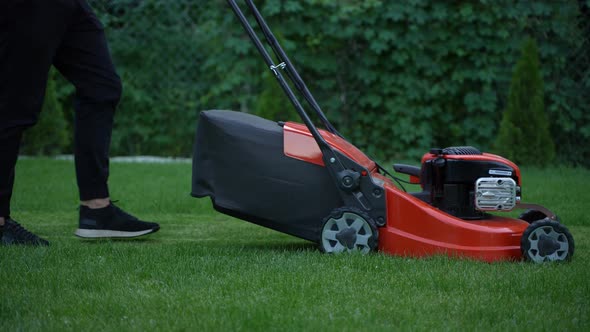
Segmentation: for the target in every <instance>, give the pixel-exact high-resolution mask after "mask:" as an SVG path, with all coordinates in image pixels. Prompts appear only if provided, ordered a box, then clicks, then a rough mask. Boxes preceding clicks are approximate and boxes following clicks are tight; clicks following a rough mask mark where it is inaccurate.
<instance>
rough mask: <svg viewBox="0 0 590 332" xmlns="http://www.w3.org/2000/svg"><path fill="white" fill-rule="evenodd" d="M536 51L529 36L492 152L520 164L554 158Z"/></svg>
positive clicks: (515, 70)
mask: <svg viewBox="0 0 590 332" xmlns="http://www.w3.org/2000/svg"><path fill="white" fill-rule="evenodd" d="M544 98H545V97H544V87H543V78H542V77H541V69H540V64H539V51H538V48H537V43H536V42H535V40H534V39H532V38H528V39H527V40H526V41H525V43H524V45H523V48H522V54H521V57H520V59H519V60H518V63H517V64H516V67H515V69H514V73H513V75H512V81H511V83H510V93H509V95H508V105H507V106H506V109H505V110H504V113H503V116H502V122H501V124H500V130H499V133H498V137H497V139H496V142H495V146H494V148H495V152H497V153H498V154H500V155H502V156H504V157H506V158H508V159H510V160H512V161H514V162H516V163H519V164H523V165H539V166H544V165H547V164H548V163H550V162H551V161H553V159H554V158H555V144H554V143H553V140H552V138H551V133H550V131H549V122H548V121H547V116H546V115H545V102H544Z"/></svg>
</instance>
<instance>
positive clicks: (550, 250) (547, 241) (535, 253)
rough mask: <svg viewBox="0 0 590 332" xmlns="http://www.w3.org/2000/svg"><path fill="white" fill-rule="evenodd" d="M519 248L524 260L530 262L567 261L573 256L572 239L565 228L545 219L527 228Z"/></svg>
mask: <svg viewBox="0 0 590 332" xmlns="http://www.w3.org/2000/svg"><path fill="white" fill-rule="evenodd" d="M520 247H521V250H522V254H523V256H524V258H525V259H526V260H528V261H531V262H535V263H543V262H555V261H569V260H571V259H572V256H573V255H574V238H573V237H572V234H571V233H570V231H569V230H568V229H567V228H566V227H565V226H563V225H562V224H560V223H558V222H557V221H553V220H550V219H549V218H545V219H542V220H538V221H535V222H533V223H532V224H530V225H529V227H527V229H526V230H525V231H524V233H523V234H522V238H521V240H520Z"/></svg>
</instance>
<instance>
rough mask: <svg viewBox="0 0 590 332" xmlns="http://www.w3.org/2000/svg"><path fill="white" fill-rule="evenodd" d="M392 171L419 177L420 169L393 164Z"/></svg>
mask: <svg viewBox="0 0 590 332" xmlns="http://www.w3.org/2000/svg"><path fill="white" fill-rule="evenodd" d="M393 169H394V170H395V171H396V172H398V173H402V174H407V175H412V176H417V177H420V170H421V168H420V167H417V166H411V165H404V164H393Z"/></svg>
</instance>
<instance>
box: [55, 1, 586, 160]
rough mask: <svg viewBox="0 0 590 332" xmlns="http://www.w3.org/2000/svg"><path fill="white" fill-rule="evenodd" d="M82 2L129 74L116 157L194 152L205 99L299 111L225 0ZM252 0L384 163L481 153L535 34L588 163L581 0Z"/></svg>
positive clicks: (550, 109)
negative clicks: (442, 151) (466, 150)
mask: <svg viewBox="0 0 590 332" xmlns="http://www.w3.org/2000/svg"><path fill="white" fill-rule="evenodd" d="M90 3H91V4H92V5H93V6H94V8H95V9H96V11H97V12H98V13H99V16H100V18H101V20H102V21H103V23H104V24H105V26H106V28H107V36H108V39H109V41H110V46H111V49H112V52H113V55H114V58H115V62H116V65H117V67H118V70H119V71H120V73H121V76H122V78H123V81H124V97H123V101H122V103H121V105H120V108H119V113H118V116H117V125H116V129H115V133H114V136H113V149H112V150H113V153H114V154H162V155H190V153H191V146H192V143H193V131H194V128H195V123H194V122H195V120H196V118H197V112H198V111H200V110H205V109H233V110H240V111H244V112H251V113H258V114H263V115H264V116H266V117H276V119H277V120H279V119H280V120H297V118H296V117H295V116H294V113H293V112H292V111H291V110H290V107H291V106H290V104H289V102H288V101H287V99H286V98H285V97H284V96H283V95H282V92H281V91H280V90H279V89H277V87H276V86H275V85H274V82H272V79H269V75H268V69H267V68H266V66H265V65H264V62H263V61H262V59H261V58H260V57H259V55H258V54H257V53H256V51H255V49H254V47H253V46H252V45H251V43H250V41H249V39H248V38H247V37H246V35H245V34H244V32H243V31H242V28H241V26H240V24H239V22H238V21H237V19H236V18H235V17H234V15H233V13H232V12H231V10H230V9H229V7H228V6H227V4H226V2H225V1H221V0H217V1H189V0H178V1H163V0H143V1H137V0H108V1H107V0H105V1H99V0H95V1H90ZM257 3H258V5H259V8H260V9H261V11H262V13H263V15H264V16H265V17H266V18H267V21H268V23H269V25H270V26H271V28H272V29H273V31H274V32H275V34H276V35H277V36H278V37H279V39H280V40H281V42H282V45H283V47H284V48H285V50H286V51H287V53H288V54H289V56H290V58H291V60H292V61H293V63H294V64H295V65H296V66H297V68H298V70H299V71H300V73H301V75H302V76H303V78H304V79H305V80H306V82H307V84H308V86H309V88H310V90H311V91H312V93H314V95H315V97H316V99H317V100H318V101H319V102H320V104H321V105H322V108H323V109H324V110H325V111H326V113H327V115H328V117H329V118H330V119H331V120H332V121H333V122H334V124H335V125H336V127H337V128H339V130H340V131H341V132H342V133H343V134H344V135H345V136H346V137H347V138H348V139H349V140H350V141H351V142H353V143H354V144H356V145H358V146H360V147H361V148H362V149H364V150H365V151H366V152H368V153H369V154H370V155H372V156H374V157H376V158H378V159H381V160H392V159H407V158H417V157H419V156H420V155H421V154H422V153H424V152H425V151H427V149H429V148H430V147H444V146H450V145H475V146H477V147H479V148H481V149H483V150H489V149H490V148H491V146H492V143H493V142H494V141H495V139H496V135H497V132H498V128H499V123H500V121H501V117H502V112H501V111H502V110H503V109H504V108H505V107H506V102H507V96H508V89H509V85H510V78H511V73H512V68H513V66H514V65H515V63H516V61H517V59H518V57H519V46H520V45H521V44H522V42H523V40H524V39H525V38H527V37H528V36H531V37H533V38H535V39H536V41H537V43H538V45H539V51H540V63H541V70H542V72H543V78H544V86H545V99H546V100H545V105H546V111H547V116H548V118H549V120H550V122H551V132H552V135H553V139H554V141H555V143H556V148H557V153H558V157H559V158H558V160H559V161H561V162H568V163H578V164H584V165H586V166H590V161H589V160H590V144H585V143H584V142H589V141H590V112H588V105H590V96H589V94H588V91H590V80H589V79H588V73H589V71H588V63H586V64H585V66H586V67H582V68H580V67H579V66H577V67H576V68H572V56H573V55H572V50H579V49H580V47H581V45H586V46H585V47H586V49H585V52H588V50H589V49H590V45H589V44H588V43H589V41H588V40H587V38H588V35H587V34H585V33H584V31H583V30H584V29H585V27H584V26H583V25H580V24H577V23H576V22H578V21H579V22H583V21H584V20H583V16H582V15H583V11H581V10H580V8H582V7H583V6H584V5H586V6H587V5H588V1H586V0H580V1H576V0H560V1H555V0H539V1H528V0H527V1H525V0H523V1H514V0H479V1H427V0H406V1H385V0H364V1H331V0H266V1H258V2H257ZM244 8H245V7H244ZM588 20H590V19H588V18H587V19H586V21H588ZM584 43H586V44H584ZM59 91H61V95H60V100H62V101H63V102H67V101H68V99H69V98H70V97H69V95H70V94H71V92H72V91H71V89H70V90H68V89H67V88H63V87H62V88H60V89H59ZM271 108H272V109H271Z"/></svg>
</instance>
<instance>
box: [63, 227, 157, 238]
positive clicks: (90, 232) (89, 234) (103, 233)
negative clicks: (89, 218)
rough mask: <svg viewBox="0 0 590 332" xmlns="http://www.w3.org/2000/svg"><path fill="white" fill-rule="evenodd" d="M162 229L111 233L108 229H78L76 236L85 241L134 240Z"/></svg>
mask: <svg viewBox="0 0 590 332" xmlns="http://www.w3.org/2000/svg"><path fill="white" fill-rule="evenodd" d="M159 229H160V228H154V229H146V230H144V231H137V232H124V231H111V230H107V229H83V228H78V229H77V230H76V232H74V234H75V235H76V236H77V237H81V238H85V239H100V238H132V237H138V236H142V235H147V234H150V233H155V232H157V231H158V230H159Z"/></svg>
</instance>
